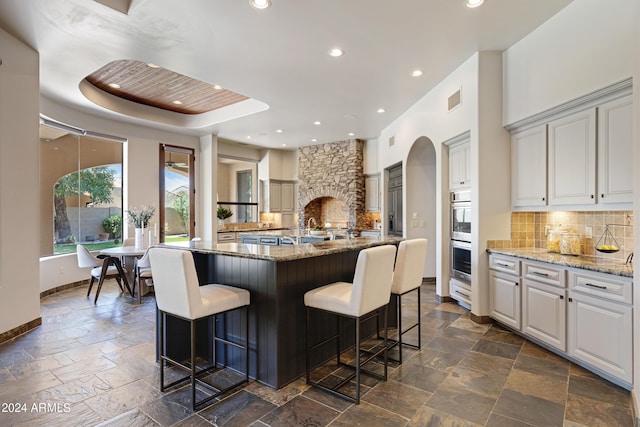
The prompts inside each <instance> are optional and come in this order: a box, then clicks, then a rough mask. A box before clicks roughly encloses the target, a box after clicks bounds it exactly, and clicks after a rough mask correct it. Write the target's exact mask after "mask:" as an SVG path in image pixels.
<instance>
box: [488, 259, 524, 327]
mask: <svg viewBox="0 0 640 427" xmlns="http://www.w3.org/2000/svg"><path fill="white" fill-rule="evenodd" d="M489 310H490V312H491V317H492V318H494V319H496V320H497V321H499V322H502V323H504V324H505V325H507V326H510V327H512V328H514V329H517V330H520V327H521V317H520V278H519V277H517V276H513V275H511V274H507V273H502V272H499V271H493V270H490V271H489Z"/></svg>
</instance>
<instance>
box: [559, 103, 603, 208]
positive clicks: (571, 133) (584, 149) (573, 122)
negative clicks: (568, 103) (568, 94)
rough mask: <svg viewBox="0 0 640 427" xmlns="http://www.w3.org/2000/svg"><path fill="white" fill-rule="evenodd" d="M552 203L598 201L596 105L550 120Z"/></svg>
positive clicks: (589, 202)
mask: <svg viewBox="0 0 640 427" xmlns="http://www.w3.org/2000/svg"><path fill="white" fill-rule="evenodd" d="M548 156H549V176H548V183H549V205H570V204H594V203H595V202H596V198H595V195H596V109H595V108H591V109H589V110H585V111H580V112H578V113H574V114H571V115H569V116H566V117H563V118H561V119H558V120H554V121H552V122H550V123H549V152H548Z"/></svg>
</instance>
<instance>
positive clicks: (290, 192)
mask: <svg viewBox="0 0 640 427" xmlns="http://www.w3.org/2000/svg"><path fill="white" fill-rule="evenodd" d="M281 203H282V204H281V206H282V212H287V213H291V212H293V211H294V210H295V184H294V183H292V182H283V183H282V199H281Z"/></svg>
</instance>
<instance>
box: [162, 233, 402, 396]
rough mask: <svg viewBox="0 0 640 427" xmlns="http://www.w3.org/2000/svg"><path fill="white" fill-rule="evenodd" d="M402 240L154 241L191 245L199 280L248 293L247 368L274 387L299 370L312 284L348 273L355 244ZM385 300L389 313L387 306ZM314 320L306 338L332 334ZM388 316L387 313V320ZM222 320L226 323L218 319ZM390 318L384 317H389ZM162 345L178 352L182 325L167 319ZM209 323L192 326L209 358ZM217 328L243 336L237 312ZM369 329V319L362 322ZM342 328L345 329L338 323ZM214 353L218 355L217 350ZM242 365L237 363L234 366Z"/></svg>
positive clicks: (328, 320)
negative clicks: (306, 297)
mask: <svg viewBox="0 0 640 427" xmlns="http://www.w3.org/2000/svg"><path fill="white" fill-rule="evenodd" d="M401 240H402V239H401V238H399V237H393V236H388V237H387V236H385V237H374V238H366V237H359V238H354V239H345V240H328V241H323V242H318V243H306V244H300V245H287V246H269V245H255V244H242V243H219V244H215V243H211V242H206V241H198V242H180V243H165V244H162V245H160V246H162V247H167V248H176V249H187V250H190V251H192V252H193V256H194V260H195V264H196V270H197V272H198V279H199V281H200V284H208V283H220V284H227V285H232V286H237V287H240V288H243V289H247V290H249V291H250V292H251V305H250V308H249V347H250V355H249V374H250V376H251V377H252V378H255V379H256V380H258V381H260V382H261V383H263V384H266V385H268V386H270V387H273V388H280V387H282V386H284V385H286V384H288V383H289V382H291V381H293V380H295V379H296V378H298V377H300V376H301V375H303V374H304V372H305V345H306V344H305V343H306V330H305V328H306V326H305V325H306V309H305V306H304V294H305V293H306V292H307V291H309V290H311V289H315V288H317V287H320V286H323V285H326V284H328V283H332V282H337V281H347V282H350V281H352V280H353V274H354V271H355V265H356V260H357V257H358V254H359V253H360V251H361V250H362V249H366V248H369V247H374V246H379V245H384V244H393V245H397V244H398V243H399V242H400V241H401ZM392 310H393V308H392V307H390V313H393V311H392ZM316 314H317V315H318V316H321V317H323V319H322V320H320V319H318V321H314V322H313V324H314V325H318V326H317V327H315V329H314V330H312V331H311V337H310V338H311V339H312V340H314V342H315V340H320V339H321V338H326V337H328V336H330V335H331V334H333V333H334V331H335V329H336V323H335V322H336V320H335V318H334V317H333V316H330V315H327V314H321V313H314V316H315V315H316ZM392 318H393V316H390V321H391V319H392ZM225 323H226V325H225ZM390 324H391V322H390ZM167 326H168V331H167V337H166V339H167V341H166V342H167V351H168V352H169V353H170V354H173V355H174V357H180V356H182V354H181V350H178V349H182V348H188V344H187V343H188V333H185V331H186V330H187V329H186V324H185V323H183V322H182V321H179V320H177V319H171V322H168V325H167ZM212 328H213V325H212V324H211V322H204V323H203V324H202V325H199V326H198V342H199V345H198V353H199V354H201V355H202V356H203V357H206V358H209V357H210V356H211V355H210V344H209V342H210V337H211V335H212ZM216 328H218V332H219V333H224V331H225V330H226V333H227V334H228V335H230V336H235V335H236V334H238V336H242V335H243V332H242V331H243V330H244V325H243V324H242V323H241V318H240V317H239V316H236V315H234V314H233V313H232V314H228V315H227V316H226V317H225V319H224V320H219V321H218V324H217V325H216ZM363 328H364V329H365V330H367V331H369V333H373V332H375V323H371V324H369V325H365V326H364V327H363ZM343 330H347V331H348V330H350V328H349V327H348V324H345V328H343ZM349 335H350V334H348V333H347V334H345V335H344V337H342V338H341V341H342V347H343V348H348V347H349V346H350V345H353V337H351V338H350V337H349ZM325 347H327V348H326V349H325V350H324V351H321V352H316V353H314V354H313V356H312V364H318V363H321V362H322V361H324V360H327V359H330V358H331V357H332V356H333V355H334V354H335V350H334V349H335V347H334V346H332V345H327V346H325ZM223 357H226V358H227V362H230V363H231V365H232V366H234V365H235V362H236V359H237V361H238V362H241V360H242V358H241V356H240V354H239V353H238V354H236V353H235V350H234V349H230V350H229V351H228V352H226V353H224V355H223ZM218 358H219V359H220V355H218ZM239 367H241V365H239Z"/></svg>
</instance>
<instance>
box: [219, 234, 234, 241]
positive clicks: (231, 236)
mask: <svg viewBox="0 0 640 427" xmlns="http://www.w3.org/2000/svg"><path fill="white" fill-rule="evenodd" d="M235 241H236V233H218V242H235Z"/></svg>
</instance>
